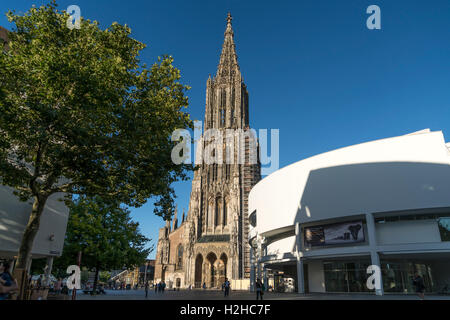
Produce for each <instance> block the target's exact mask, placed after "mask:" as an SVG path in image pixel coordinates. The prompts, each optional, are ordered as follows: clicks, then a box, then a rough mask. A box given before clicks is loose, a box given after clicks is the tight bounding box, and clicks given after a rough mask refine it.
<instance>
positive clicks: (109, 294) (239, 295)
mask: <svg viewBox="0 0 450 320" xmlns="http://www.w3.org/2000/svg"><path fill="white" fill-rule="evenodd" d="M255 297H256V295H255V293H253V292H248V291H232V292H231V293H230V296H229V297H227V298H226V300H256V298H255ZM146 299H147V300H224V297H223V292H222V291H219V290H180V291H168V290H166V291H165V292H164V293H155V291H154V290H149V292H148V298H145V291H144V290H106V294H105V295H97V296H91V295H88V294H84V293H82V292H80V293H78V294H77V300H146ZM264 300H420V299H419V298H418V297H417V296H415V295H391V294H388V295H384V296H381V297H380V296H376V295H374V294H297V293H272V292H266V293H265V294H264ZM425 300H450V296H438V295H432V296H425Z"/></svg>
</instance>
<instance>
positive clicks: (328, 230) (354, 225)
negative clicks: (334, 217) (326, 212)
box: [324, 221, 364, 245]
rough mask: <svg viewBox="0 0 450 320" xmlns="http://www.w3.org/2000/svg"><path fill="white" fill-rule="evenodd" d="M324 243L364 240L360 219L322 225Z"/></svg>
mask: <svg viewBox="0 0 450 320" xmlns="http://www.w3.org/2000/svg"><path fill="white" fill-rule="evenodd" d="M324 236H325V244H326V245H327V244H345V243H356V242H364V229H363V223H362V221H356V222H348V223H341V224H334V225H329V226H326V227H324Z"/></svg>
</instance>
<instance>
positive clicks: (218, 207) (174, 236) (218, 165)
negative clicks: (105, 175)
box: [155, 14, 261, 288]
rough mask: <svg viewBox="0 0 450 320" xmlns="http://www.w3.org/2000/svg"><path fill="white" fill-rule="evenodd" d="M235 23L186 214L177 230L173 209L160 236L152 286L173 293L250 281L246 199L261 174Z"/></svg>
mask: <svg viewBox="0 0 450 320" xmlns="http://www.w3.org/2000/svg"><path fill="white" fill-rule="evenodd" d="M231 20H232V18H231V15H230V14H228V17H227V27H226V30H225V39H224V43H223V46H222V52H221V55H220V61H219V65H218V68H217V73H216V75H215V76H214V77H213V78H211V77H209V78H208V80H207V83H206V108H205V118H204V130H205V131H204V134H203V135H202V136H201V138H200V139H199V140H198V141H197V150H196V154H197V157H199V158H200V159H201V161H200V162H198V161H196V162H197V165H198V169H197V170H196V171H195V172H194V178H193V181H192V190H191V195H190V202H189V209H188V214H187V216H186V217H185V215H184V212H183V217H182V220H181V224H180V226H178V213H177V210H175V215H174V218H173V220H172V221H171V222H172V223H171V222H170V221H166V226H165V227H163V228H161V229H160V231H159V239H158V244H157V253H156V265H155V281H157V282H159V281H165V282H166V283H168V284H169V287H181V288H187V287H189V286H192V287H197V288H199V287H202V286H203V285H206V287H208V288H216V287H220V286H221V284H222V283H223V281H224V280H225V278H228V279H229V280H239V279H249V277H250V245H249V243H248V230H249V221H248V194H249V192H250V190H251V188H252V187H253V186H254V185H255V184H256V183H257V182H258V181H259V180H260V178H261V173H260V172H261V168H260V162H259V152H258V151H259V150H258V141H257V138H256V135H255V133H254V131H253V130H251V129H250V127H249V99H248V91H247V87H246V85H245V84H244V82H243V78H242V75H241V72H240V68H239V64H238V61H237V55H236V48H235V43H234V33H233V29H232V26H231ZM199 155H200V156H199ZM171 224H172V225H171Z"/></svg>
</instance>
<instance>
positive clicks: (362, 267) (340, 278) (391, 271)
mask: <svg viewBox="0 0 450 320" xmlns="http://www.w3.org/2000/svg"><path fill="white" fill-rule="evenodd" d="M370 265H371V263H370V260H350V261H324V263H323V267H324V276H325V291H326V292H336V293H338V292H344V293H345V292H373V290H369V289H368V288H367V285H366V282H367V278H368V276H369V275H368V274H367V267H368V266H370ZM416 271H417V272H418V273H419V274H420V275H421V276H422V277H423V280H424V284H425V287H426V289H425V291H426V292H434V291H435V290H436V288H435V284H434V282H433V277H432V275H431V266H430V265H429V264H427V263H416V262H405V261H382V263H381V273H382V278H383V288H384V292H385V293H415V292H416V290H415V287H414V285H413V282H412V281H413V277H414V273H415V272H416Z"/></svg>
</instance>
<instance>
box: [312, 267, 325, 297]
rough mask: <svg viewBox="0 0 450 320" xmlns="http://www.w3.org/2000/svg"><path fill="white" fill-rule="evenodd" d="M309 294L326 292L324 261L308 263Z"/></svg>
mask: <svg viewBox="0 0 450 320" xmlns="http://www.w3.org/2000/svg"><path fill="white" fill-rule="evenodd" d="M308 282H309V292H311V293H316V292H325V274H324V271H323V262H322V260H311V261H308Z"/></svg>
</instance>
